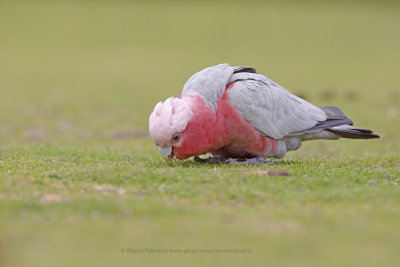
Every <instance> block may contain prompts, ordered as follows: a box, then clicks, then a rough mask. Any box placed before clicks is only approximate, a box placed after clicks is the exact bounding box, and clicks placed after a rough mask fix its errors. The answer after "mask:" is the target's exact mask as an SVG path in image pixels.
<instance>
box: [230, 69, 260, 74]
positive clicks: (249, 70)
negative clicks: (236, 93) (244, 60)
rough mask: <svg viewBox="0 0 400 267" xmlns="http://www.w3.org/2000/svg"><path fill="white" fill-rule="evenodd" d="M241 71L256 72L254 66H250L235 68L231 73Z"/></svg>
mask: <svg viewBox="0 0 400 267" xmlns="http://www.w3.org/2000/svg"><path fill="white" fill-rule="evenodd" d="M241 72H248V73H256V74H257V73H258V72H257V70H256V69H255V68H250V67H240V68H238V69H236V70H234V71H233V74H236V73H241Z"/></svg>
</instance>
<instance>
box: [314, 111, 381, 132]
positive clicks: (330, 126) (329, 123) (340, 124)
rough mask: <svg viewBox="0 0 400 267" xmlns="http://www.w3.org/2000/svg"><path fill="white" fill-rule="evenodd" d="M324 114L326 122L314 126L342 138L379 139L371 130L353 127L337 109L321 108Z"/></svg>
mask: <svg viewBox="0 0 400 267" xmlns="http://www.w3.org/2000/svg"><path fill="white" fill-rule="evenodd" d="M321 109H322V110H323V111H324V112H325V113H326V117H327V119H326V121H324V122H322V123H321V124H317V125H316V126H319V127H323V128H325V130H327V131H329V132H332V133H334V134H337V135H339V136H341V137H344V138H352V139H372V138H379V135H376V134H374V133H373V132H372V131H371V130H368V129H364V128H360V127H356V126H353V122H352V121H351V120H350V119H349V118H347V117H346V115H344V113H343V112H342V111H341V110H340V109H339V108H337V107H332V106H327V107H321Z"/></svg>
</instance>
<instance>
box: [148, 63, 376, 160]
mask: <svg viewBox="0 0 400 267" xmlns="http://www.w3.org/2000/svg"><path fill="white" fill-rule="evenodd" d="M149 130H150V136H151V138H152V139H153V141H154V143H155V144H156V145H157V146H158V147H159V150H160V153H161V155H162V156H163V157H164V158H166V159H175V158H177V159H181V160H183V159H187V158H189V157H192V156H199V155H202V154H205V153H211V154H212V155H213V156H215V157H216V158H211V157H210V158H209V159H208V160H206V159H199V158H197V157H196V158H195V159H197V160H198V161H202V162H210V163H211V162H229V163H238V162H237V161H235V160H228V159H229V158H242V159H246V158H247V159H249V160H248V161H245V163H246V164H247V163H255V164H263V163H265V159H266V158H279V159H280V158H283V157H284V156H285V154H286V152H287V151H290V150H296V149H298V148H299V147H300V145H301V143H302V142H303V141H306V140H315V139H338V138H341V137H344V138H354V139H369V138H378V137H379V136H378V135H375V134H373V133H372V131H370V130H367V129H363V128H358V127H355V126H353V122H352V121H351V120H350V119H348V118H347V117H346V116H345V115H344V114H343V113H342V111H340V109H338V108H336V107H331V106H328V107H321V108H318V107H316V106H314V105H312V104H310V103H309V102H307V101H305V100H303V99H301V98H299V97H297V96H295V95H293V94H292V93H290V92H289V91H288V90H286V89H285V88H283V87H282V86H280V85H279V84H277V83H275V82H274V81H272V80H271V79H269V78H267V77H265V76H263V75H261V74H258V73H257V71H256V70H255V69H253V68H247V67H236V66H229V65H228V64H220V65H216V66H212V67H209V68H206V69H204V70H202V71H200V72H198V73H196V74H194V75H193V76H192V77H191V78H190V79H189V80H188V81H187V82H186V84H185V85H184V87H183V90H182V93H181V95H180V96H179V97H178V98H174V97H171V98H168V99H167V100H165V101H164V102H160V103H158V104H157V105H156V106H155V108H154V111H153V112H152V113H151V115H150V120H149ZM216 159H219V160H216Z"/></svg>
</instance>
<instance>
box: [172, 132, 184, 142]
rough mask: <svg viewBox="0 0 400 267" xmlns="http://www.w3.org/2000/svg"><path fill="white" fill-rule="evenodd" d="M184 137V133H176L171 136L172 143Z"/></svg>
mask: <svg viewBox="0 0 400 267" xmlns="http://www.w3.org/2000/svg"><path fill="white" fill-rule="evenodd" d="M181 137H182V133H174V134H173V135H172V138H171V143H176V142H178V141H179V140H180V139H181Z"/></svg>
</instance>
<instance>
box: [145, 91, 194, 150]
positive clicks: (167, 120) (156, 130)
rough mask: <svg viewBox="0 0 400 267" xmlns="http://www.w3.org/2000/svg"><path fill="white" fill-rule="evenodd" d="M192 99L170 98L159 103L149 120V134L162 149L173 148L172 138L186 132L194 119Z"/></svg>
mask: <svg viewBox="0 0 400 267" xmlns="http://www.w3.org/2000/svg"><path fill="white" fill-rule="evenodd" d="M192 101H193V100H192V97H190V96H186V97H182V98H174V97H170V98H168V99H167V100H165V101H164V102H159V103H158V104H157V105H156V106H155V108H154V110H153V113H151V115H150V119H149V132H150V136H151V138H152V139H153V141H154V142H155V143H156V144H157V145H159V146H162V147H167V146H171V137H172V136H173V135H174V134H175V133H181V132H183V131H184V130H185V128H186V126H187V124H188V123H189V121H190V120H191V119H192V116H193V110H192Z"/></svg>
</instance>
